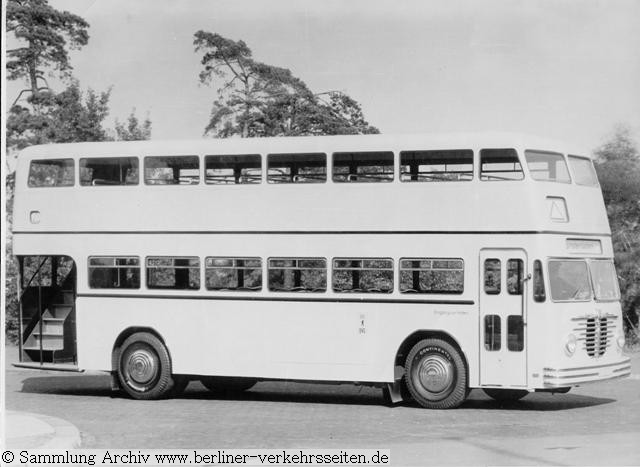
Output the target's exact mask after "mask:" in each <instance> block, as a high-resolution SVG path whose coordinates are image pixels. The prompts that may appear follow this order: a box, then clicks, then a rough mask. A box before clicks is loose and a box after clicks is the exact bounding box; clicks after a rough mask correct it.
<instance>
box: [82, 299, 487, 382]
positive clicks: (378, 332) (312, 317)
mask: <svg viewBox="0 0 640 467" xmlns="http://www.w3.org/2000/svg"><path fill="white" fill-rule="evenodd" d="M77 308H78V327H79V333H78V334H79V340H78V346H79V356H80V360H79V366H80V367H81V368H86V369H100V370H110V369H111V348H112V346H113V343H114V342H115V340H116V338H117V336H118V334H119V333H120V332H121V331H122V330H124V329H126V328H127V327H129V326H144V327H150V328H152V329H154V330H156V331H157V332H158V333H159V334H160V335H161V336H162V337H163V338H164V340H165V342H166V344H167V347H168V348H169V351H170V353H171V357H172V360H173V365H174V372H176V373H184V374H212V375H225V376H256V377H264V378H283V379H310V380H328V381H340V380H344V381H369V382H371V381H380V382H382V381H387V382H391V381H393V377H394V374H393V362H394V357H395V354H396V352H397V350H398V347H399V346H400V344H401V343H402V341H403V340H404V339H405V338H406V337H407V336H409V335H410V334H412V333H413V332H415V331H416V330H420V329H427V328H429V329H436V330H437V329H441V330H446V332H448V333H449V334H451V335H452V336H456V339H458V340H459V342H460V343H461V345H463V346H464V347H463V352H465V354H466V355H468V356H469V357H470V358H471V361H470V364H471V365H472V367H474V366H476V365H475V363H474V359H473V355H474V354H473V346H472V343H473V342H474V341H475V339H474V336H473V334H474V331H473V325H472V323H473V322H474V321H475V319H476V318H475V316H476V308H475V307H474V306H469V305H457V306H450V305H423V304H419V305H418V304H411V303H402V304H381V303H327V302H302V301H301V302H290V301H286V302H281V301H265V302H260V301H235V300H215V299H192V298H191V299H170V298H127V297H121V298H112V297H80V298H78V304H77Z"/></svg>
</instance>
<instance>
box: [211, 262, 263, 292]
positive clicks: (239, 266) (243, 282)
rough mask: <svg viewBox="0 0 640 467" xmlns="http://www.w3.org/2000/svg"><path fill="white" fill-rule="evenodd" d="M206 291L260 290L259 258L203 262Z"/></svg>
mask: <svg viewBox="0 0 640 467" xmlns="http://www.w3.org/2000/svg"><path fill="white" fill-rule="evenodd" d="M205 283H206V287H207V290H251V291H258V290H260V289H262V260H261V259H260V258H228V257H212V256H210V257H208V258H207V259H206V262H205Z"/></svg>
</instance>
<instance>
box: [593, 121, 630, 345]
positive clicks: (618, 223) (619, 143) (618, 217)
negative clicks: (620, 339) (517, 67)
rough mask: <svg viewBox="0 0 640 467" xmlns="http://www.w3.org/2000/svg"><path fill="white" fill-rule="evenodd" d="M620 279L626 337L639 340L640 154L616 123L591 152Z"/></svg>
mask: <svg viewBox="0 0 640 467" xmlns="http://www.w3.org/2000/svg"><path fill="white" fill-rule="evenodd" d="M594 154H595V156H596V170H597V172H598V179H599V180H600V186H601V187H602V193H603V196H604V200H605V204H606V206H607V214H608V216H609V224H610V225H611V231H612V233H613V249H614V253H615V261H616V269H617V272H618V279H619V282H620V292H621V297H622V309H623V315H624V324H625V327H626V329H627V337H628V338H629V340H630V341H631V342H632V343H635V344H637V343H638V340H639V339H640V334H639V333H638V320H639V315H640V154H639V153H638V147H637V145H636V143H635V142H634V140H633V137H632V134H631V130H630V129H629V128H628V127H626V126H618V127H617V128H616V129H615V131H614V133H613V135H612V136H611V137H610V138H609V140H608V141H607V142H605V143H604V144H603V145H602V146H600V147H599V148H598V149H596V151H595V152H594Z"/></svg>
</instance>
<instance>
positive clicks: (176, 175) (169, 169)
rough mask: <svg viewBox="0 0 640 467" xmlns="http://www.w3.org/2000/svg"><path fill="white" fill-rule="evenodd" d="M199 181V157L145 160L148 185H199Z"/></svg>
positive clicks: (145, 174)
mask: <svg viewBox="0 0 640 467" xmlns="http://www.w3.org/2000/svg"><path fill="white" fill-rule="evenodd" d="M199 181H200V159H199V158H198V156H160V157H158V156H154V157H145V158H144V182H145V183H146V184H147V185H197V184H198V183H199Z"/></svg>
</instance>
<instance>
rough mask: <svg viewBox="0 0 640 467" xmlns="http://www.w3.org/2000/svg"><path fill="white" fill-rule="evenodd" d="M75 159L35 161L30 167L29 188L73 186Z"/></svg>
mask: <svg viewBox="0 0 640 467" xmlns="http://www.w3.org/2000/svg"><path fill="white" fill-rule="evenodd" d="M73 168H74V164H73V159H41V160H33V161H31V164H30V166H29V186H33V187H40V186H73V182H74V176H73Z"/></svg>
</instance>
